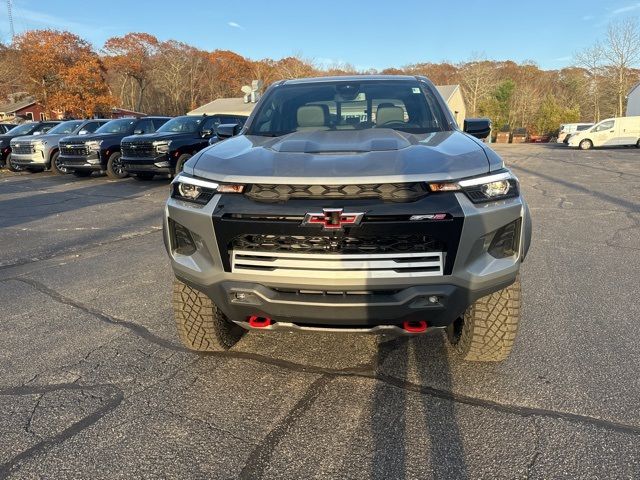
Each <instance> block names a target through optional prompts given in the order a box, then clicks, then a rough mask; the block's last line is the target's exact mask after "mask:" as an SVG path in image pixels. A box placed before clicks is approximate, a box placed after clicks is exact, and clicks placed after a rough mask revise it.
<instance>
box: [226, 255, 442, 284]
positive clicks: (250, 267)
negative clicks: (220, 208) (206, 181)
mask: <svg viewBox="0 0 640 480" xmlns="http://www.w3.org/2000/svg"><path fill="white" fill-rule="evenodd" d="M443 267H444V262H443V254H442V252H429V253H388V254H354V255H345V254H326V253H281V252H274V253H267V252H256V251H251V250H244V251H243V250H234V251H233V254H232V259H231V271H232V272H233V273H250V274H252V275H268V276H271V277H272V276H274V275H275V276H288V277H305V278H309V277H311V278H318V279H332V278H340V279H343V280H366V279H369V278H408V277H431V276H436V275H442V274H443V271H444V270H443Z"/></svg>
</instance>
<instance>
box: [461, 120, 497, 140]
mask: <svg viewBox="0 0 640 480" xmlns="http://www.w3.org/2000/svg"><path fill="white" fill-rule="evenodd" d="M464 131H465V133H468V134H469V135H472V136H474V137H476V138H480V139H482V138H487V137H488V136H489V134H490V133H491V120H489V119H488V118H465V120H464Z"/></svg>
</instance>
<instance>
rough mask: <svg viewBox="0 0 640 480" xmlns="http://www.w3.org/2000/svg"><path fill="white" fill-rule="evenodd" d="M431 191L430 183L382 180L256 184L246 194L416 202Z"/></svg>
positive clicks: (278, 198) (271, 198)
mask: <svg viewBox="0 0 640 480" xmlns="http://www.w3.org/2000/svg"><path fill="white" fill-rule="evenodd" d="M428 193H429V191H428V189H427V186H426V184H424V183H421V182H411V183H381V184H362V185H355V184H354V185H267V184H254V185H251V186H250V187H249V188H248V190H247V191H246V193H245V195H246V196H247V197H248V198H250V199H251V200H255V201H259V202H285V201H287V200H291V199H303V200H309V199H323V200H330V199H341V200H342V199H344V200H348V199H380V200H384V201H389V202H414V201H416V200H418V199H420V198H422V197H424V196H426V195H428Z"/></svg>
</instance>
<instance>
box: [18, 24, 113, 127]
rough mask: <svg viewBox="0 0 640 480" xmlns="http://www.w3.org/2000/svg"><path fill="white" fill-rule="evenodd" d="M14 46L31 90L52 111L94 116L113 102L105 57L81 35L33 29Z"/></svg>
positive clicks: (28, 88) (20, 36) (19, 38)
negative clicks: (97, 108) (105, 67)
mask: <svg viewBox="0 0 640 480" xmlns="http://www.w3.org/2000/svg"><path fill="white" fill-rule="evenodd" d="M14 45H15V48H16V49H17V50H18V52H19V59H20V65H21V68H20V71H21V72H23V75H24V78H25V80H26V85H25V87H26V89H27V91H28V92H29V93H30V94H32V95H34V96H35V97H36V99H37V100H38V101H39V102H40V103H42V104H43V105H44V107H45V109H46V110H47V111H48V112H52V111H58V112H62V113H65V114H81V115H91V114H92V113H93V112H94V109H95V108H96V107H97V106H101V107H102V106H104V105H107V104H109V103H110V101H111V100H110V97H109V95H108V89H107V85H106V83H105V79H104V69H103V67H102V63H101V60H100V58H99V57H98V55H97V54H96V53H95V52H94V51H93V49H92V48H91V45H89V43H88V42H86V41H85V40H83V39H81V38H80V37H78V36H77V35H74V34H72V33H69V32H60V31H56V30H31V31H28V32H25V33H23V34H21V35H19V36H17V37H16V38H15V40H14Z"/></svg>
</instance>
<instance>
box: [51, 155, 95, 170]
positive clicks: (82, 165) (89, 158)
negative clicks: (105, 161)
mask: <svg viewBox="0 0 640 480" xmlns="http://www.w3.org/2000/svg"><path fill="white" fill-rule="evenodd" d="M58 161H59V163H60V165H61V166H62V167H63V168H66V169H68V170H70V171H73V170H91V171H99V170H102V163H101V161H100V154H99V153H98V152H95V153H91V154H89V155H73V156H71V155H62V154H61V155H60V157H58Z"/></svg>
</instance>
